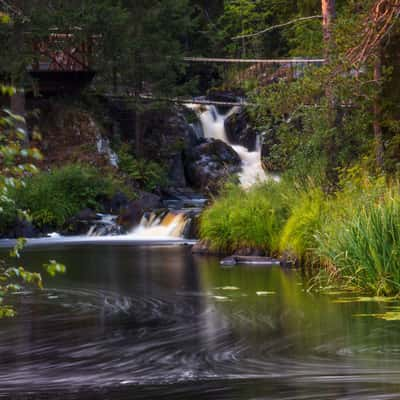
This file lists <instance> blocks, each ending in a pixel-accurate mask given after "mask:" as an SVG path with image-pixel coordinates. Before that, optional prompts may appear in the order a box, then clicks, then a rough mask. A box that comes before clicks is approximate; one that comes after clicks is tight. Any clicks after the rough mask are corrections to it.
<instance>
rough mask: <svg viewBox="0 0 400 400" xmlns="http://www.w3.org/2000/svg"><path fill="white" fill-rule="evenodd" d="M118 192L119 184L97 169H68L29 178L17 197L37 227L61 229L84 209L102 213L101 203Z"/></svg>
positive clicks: (79, 166) (76, 166)
mask: <svg viewBox="0 0 400 400" xmlns="http://www.w3.org/2000/svg"><path fill="white" fill-rule="evenodd" d="M117 190H118V185H117V182H116V181H114V180H113V178H112V177H110V176H103V175H101V174H99V173H98V171H97V170H96V169H95V168H93V167H89V166H83V165H69V166H65V167H62V168H60V169H58V170H53V171H51V172H42V173H40V174H38V175H36V176H34V177H32V178H30V179H29V180H27V182H26V186H25V187H24V188H21V189H19V190H17V191H16V193H15V197H16V202H17V204H18V207H19V208H22V209H24V210H27V211H28V212H29V214H30V216H31V217H32V221H33V223H34V224H35V225H36V226H38V227H40V228H42V227H44V226H51V227H54V228H58V227H62V226H63V225H64V224H65V223H66V221H67V220H68V219H69V218H71V217H72V216H74V215H75V214H76V213H78V212H79V211H80V210H82V209H83V208H92V209H94V210H96V211H101V200H102V199H105V198H107V197H111V196H112V194H113V193H115V192H116V191H117Z"/></svg>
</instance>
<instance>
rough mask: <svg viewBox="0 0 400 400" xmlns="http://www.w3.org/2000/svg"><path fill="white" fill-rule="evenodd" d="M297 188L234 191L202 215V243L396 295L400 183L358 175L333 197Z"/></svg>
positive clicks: (350, 175)
mask: <svg viewBox="0 0 400 400" xmlns="http://www.w3.org/2000/svg"><path fill="white" fill-rule="evenodd" d="M297 186H298V185H294V184H290V183H287V182H284V181H283V182H281V183H274V182H268V183H264V184H261V185H259V186H256V187H254V188H251V189H250V190H249V191H244V190H242V189H240V188H238V187H233V186H230V187H229V188H227V189H226V190H225V192H224V193H223V194H222V195H221V196H220V197H219V198H217V199H216V200H214V202H213V204H212V205H211V206H210V207H209V208H208V209H207V210H205V212H204V213H203V215H202V217H201V221H200V236H201V239H203V240H204V241H206V242H207V243H209V244H210V246H211V248H212V250H218V251H222V252H234V251H236V250H238V249H242V248H252V249H261V250H267V253H269V254H272V255H285V256H289V257H290V258H292V259H294V260H296V261H300V262H302V263H303V264H304V263H305V264H306V265H309V266H311V265H312V266H313V267H315V266H319V267H320V271H321V274H320V277H322V275H323V274H326V272H327V273H328V279H329V278H331V279H332V278H333V279H336V280H337V282H340V283H341V284H344V285H345V286H346V287H347V288H356V289H358V290H360V289H361V290H365V291H368V292H370V293H373V294H375V295H377V296H382V295H387V296H392V295H398V294H399V293H400V184H399V183H392V184H388V182H387V181H386V179H385V178H382V177H378V178H371V177H369V176H367V175H365V174H364V173H362V171H360V170H358V169H353V170H350V171H347V172H346V174H344V175H343V176H342V178H341V182H340V189H338V190H337V191H336V192H335V193H331V194H327V193H325V192H324V191H323V190H322V189H321V188H318V187H316V186H312V185H311V186H309V187H303V188H301V189H300V188H298V187H297Z"/></svg>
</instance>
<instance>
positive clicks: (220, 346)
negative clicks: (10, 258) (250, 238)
mask: <svg viewBox="0 0 400 400" xmlns="http://www.w3.org/2000/svg"><path fill="white" fill-rule="evenodd" d="M52 258H56V259H57V260H58V261H59V262H62V263H64V264H66V265H67V267H68V273H67V274H66V275H65V276H62V277H57V278H55V279H53V280H51V279H50V280H49V279H46V287H47V289H46V290H45V291H43V292H38V293H28V292H27V293H23V294H20V295H18V296H17V297H16V299H15V305H16V307H17V310H18V317H17V318H15V319H13V320H1V321H0V327H1V328H0V398H1V397H4V398H16V399H29V398H35V399H45V398H60V399H61V398H62V399H133V398H134V399H193V400H195V399H343V400H344V399H346V400H347V399H398V398H400V340H399V339H400V322H396V321H383V320H379V319H374V318H369V317H367V318H365V317H364V318H360V317H356V316H354V315H357V314H366V313H379V312H382V311H384V309H385V308H386V307H389V306H388V305H387V304H386V305H382V304H378V303H335V302H334V300H335V298H337V296H338V295H337V296H335V295H319V296H317V295H313V294H308V293H307V292H306V291H305V290H304V286H303V283H302V279H301V277H300V276H299V275H298V274H297V273H296V272H293V271H287V270H282V269H280V268H273V269H271V268H261V267H254V266H253V267H244V266H243V267H240V266H239V267H235V268H232V269H223V268H221V267H220V266H219V263H218V260H215V259H207V258H195V257H193V256H192V255H191V254H190V249H188V248H186V247H179V246H163V247H156V246H152V247H141V246H136V247H131V246H129V247H128V246H118V245H115V244H114V245H111V244H110V245H107V244H103V245H101V246H94V245H89V244H85V245H81V246H75V245H72V244H70V245H68V246H67V245H65V244H64V245H62V246H52V247H49V248H46V247H43V246H41V247H39V248H34V247H33V248H29V249H28V250H27V253H26V255H25V256H24V260H23V262H24V263H25V265H27V266H29V267H35V266H39V265H40V264H41V263H43V262H46V261H47V260H49V259H52Z"/></svg>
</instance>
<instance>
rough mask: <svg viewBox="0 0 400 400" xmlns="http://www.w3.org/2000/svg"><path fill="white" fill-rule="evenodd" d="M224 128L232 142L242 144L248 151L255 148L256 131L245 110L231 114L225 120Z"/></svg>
mask: <svg viewBox="0 0 400 400" xmlns="http://www.w3.org/2000/svg"><path fill="white" fill-rule="evenodd" d="M225 129H226V135H227V138H228V140H229V141H230V142H231V143H232V144H235V145H240V146H244V147H246V148H247V149H248V150H249V151H255V150H256V147H257V135H258V133H257V131H256V130H255V129H254V128H253V127H252V126H251V124H250V122H249V116H248V114H247V111H245V110H242V111H240V112H239V113H237V114H232V115H231V116H230V117H229V118H228V119H227V120H226V121H225Z"/></svg>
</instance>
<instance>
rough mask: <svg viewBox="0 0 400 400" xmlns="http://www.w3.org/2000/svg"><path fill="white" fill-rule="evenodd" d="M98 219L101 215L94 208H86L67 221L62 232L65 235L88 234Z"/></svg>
mask: <svg viewBox="0 0 400 400" xmlns="http://www.w3.org/2000/svg"><path fill="white" fill-rule="evenodd" d="M98 219H99V217H98V215H97V214H96V212H95V211H94V210H92V209H90V208H85V209H83V210H81V211H79V212H78V213H77V214H76V215H75V216H73V217H72V218H70V219H69V220H68V221H67V223H66V224H65V227H64V228H63V229H62V231H61V233H62V234H63V235H86V234H87V232H88V231H89V229H90V228H91V226H92V225H93V224H94V222H95V221H96V220H98Z"/></svg>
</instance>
